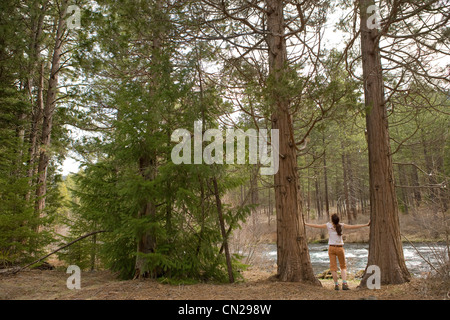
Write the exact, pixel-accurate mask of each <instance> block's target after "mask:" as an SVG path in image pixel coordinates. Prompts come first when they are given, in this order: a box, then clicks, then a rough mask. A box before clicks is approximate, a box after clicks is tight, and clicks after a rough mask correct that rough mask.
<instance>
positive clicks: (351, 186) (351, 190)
mask: <svg viewBox="0 0 450 320" xmlns="http://www.w3.org/2000/svg"><path fill="white" fill-rule="evenodd" d="M346 164H347V174H348V184H347V185H348V194H349V205H350V208H349V209H350V210H349V215H351V216H352V221H356V218H357V212H356V200H355V199H356V185H355V179H354V175H353V167H352V160H351V157H350V152H347V154H346Z"/></svg>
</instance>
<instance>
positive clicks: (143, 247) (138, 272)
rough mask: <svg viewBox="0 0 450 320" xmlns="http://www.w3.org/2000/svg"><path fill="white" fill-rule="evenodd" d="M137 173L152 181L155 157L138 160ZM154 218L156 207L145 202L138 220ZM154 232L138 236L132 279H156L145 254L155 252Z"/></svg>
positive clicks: (149, 202)
mask: <svg viewBox="0 0 450 320" xmlns="http://www.w3.org/2000/svg"><path fill="white" fill-rule="evenodd" d="M139 171H140V174H141V175H142V177H143V178H144V180H146V181H152V180H154V179H155V177H156V156H152V155H145V156H142V157H141V158H140V159H139ZM155 216H156V206H155V204H154V203H153V201H151V200H149V201H146V202H145V204H144V205H143V207H142V209H141V210H140V211H139V213H138V218H140V219H141V218H145V217H150V220H151V221H154V219H155ZM154 234H155V232H154V230H152V229H148V230H146V231H145V232H144V233H143V234H140V235H139V238H138V245H137V253H138V254H137V256H136V265H135V276H134V278H135V279H136V278H148V277H156V276H157V273H158V271H157V270H152V269H150V268H149V266H148V259H147V257H145V255H146V254H149V253H154V252H155V250H156V237H155V235H154Z"/></svg>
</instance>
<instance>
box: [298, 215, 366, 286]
mask: <svg viewBox="0 0 450 320" xmlns="http://www.w3.org/2000/svg"><path fill="white" fill-rule="evenodd" d="M305 225H306V226H308V227H313V228H319V229H328V256H329V257H330V270H331V274H332V275H333V280H334V289H335V290H339V282H338V275H337V269H338V268H337V262H336V257H337V258H338V259H339V266H340V267H341V277H342V290H349V288H348V284H347V265H346V264H345V252H344V241H343V240H342V231H343V229H346V230H351V229H359V228H363V227H368V226H369V225H370V221H369V222H368V223H367V224H357V225H348V224H344V223H339V216H338V215H337V214H333V215H332V216H331V222H327V223H326V224H311V223H305Z"/></svg>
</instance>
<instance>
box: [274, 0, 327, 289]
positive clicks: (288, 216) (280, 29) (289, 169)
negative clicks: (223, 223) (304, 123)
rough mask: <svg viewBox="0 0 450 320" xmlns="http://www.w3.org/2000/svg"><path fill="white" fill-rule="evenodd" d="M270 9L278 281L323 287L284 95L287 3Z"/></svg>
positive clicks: (276, 3)
mask: <svg viewBox="0 0 450 320" xmlns="http://www.w3.org/2000/svg"><path fill="white" fill-rule="evenodd" d="M266 9H267V40H266V41H267V45H268V49H269V77H270V78H272V80H273V85H274V87H273V88H271V93H270V101H271V103H272V104H273V114H272V129H278V130H279V137H280V140H279V142H280V145H279V157H280V165H279V170H278V172H277V173H276V174H275V176H274V183H275V203H276V212H277V264H278V272H277V273H278V279H279V280H280V281H304V282H310V283H314V284H317V285H320V282H319V281H318V280H317V279H316V278H315V276H314V272H313V269H312V265H311V261H310V257H309V252H308V243H307V239H306V230H305V225H304V221H303V208H302V199H301V196H300V185H299V177H298V173H297V152H296V149H295V141H294V139H293V136H294V135H293V123H292V118H291V114H290V112H289V98H288V97H286V95H285V93H284V92H283V91H284V88H280V86H282V82H283V75H284V74H285V70H286V66H287V51H286V39H285V37H284V28H285V21H284V16H283V14H284V12H283V9H284V1H278V0H267V1H266ZM277 86H278V87H277Z"/></svg>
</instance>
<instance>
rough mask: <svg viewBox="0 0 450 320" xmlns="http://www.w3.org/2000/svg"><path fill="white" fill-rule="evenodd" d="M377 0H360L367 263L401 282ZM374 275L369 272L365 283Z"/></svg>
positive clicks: (384, 277) (404, 275)
mask: <svg viewBox="0 0 450 320" xmlns="http://www.w3.org/2000/svg"><path fill="white" fill-rule="evenodd" d="M374 4H375V2H374V0H360V22H361V51H362V52H361V54H362V60H363V77H364V95H365V105H366V109H367V110H366V125H367V134H368V147H369V177H370V182H369V184H370V217H371V221H372V223H371V225H370V240H369V257H368V263H367V265H368V266H370V265H377V266H378V267H379V268H380V270H381V284H400V283H404V282H406V281H409V280H410V274H409V272H408V270H407V268H406V264H405V259H404V256H403V247H402V242H401V238H400V223H399V218H398V204H397V198H396V195H395V189H394V174H393V165H392V157H391V150H390V145H389V130H388V119H387V111H386V105H385V99H384V86H383V77H382V66H381V57H380V50H379V44H378V42H376V37H377V35H378V30H377V29H372V30H370V29H369V28H368V26H367V20H368V16H369V14H368V13H367V8H368V7H369V6H370V5H374ZM370 275H371V274H367V273H366V274H365V275H364V277H363V279H362V281H361V286H365V285H366V284H367V279H368V277H369V276H370Z"/></svg>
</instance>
